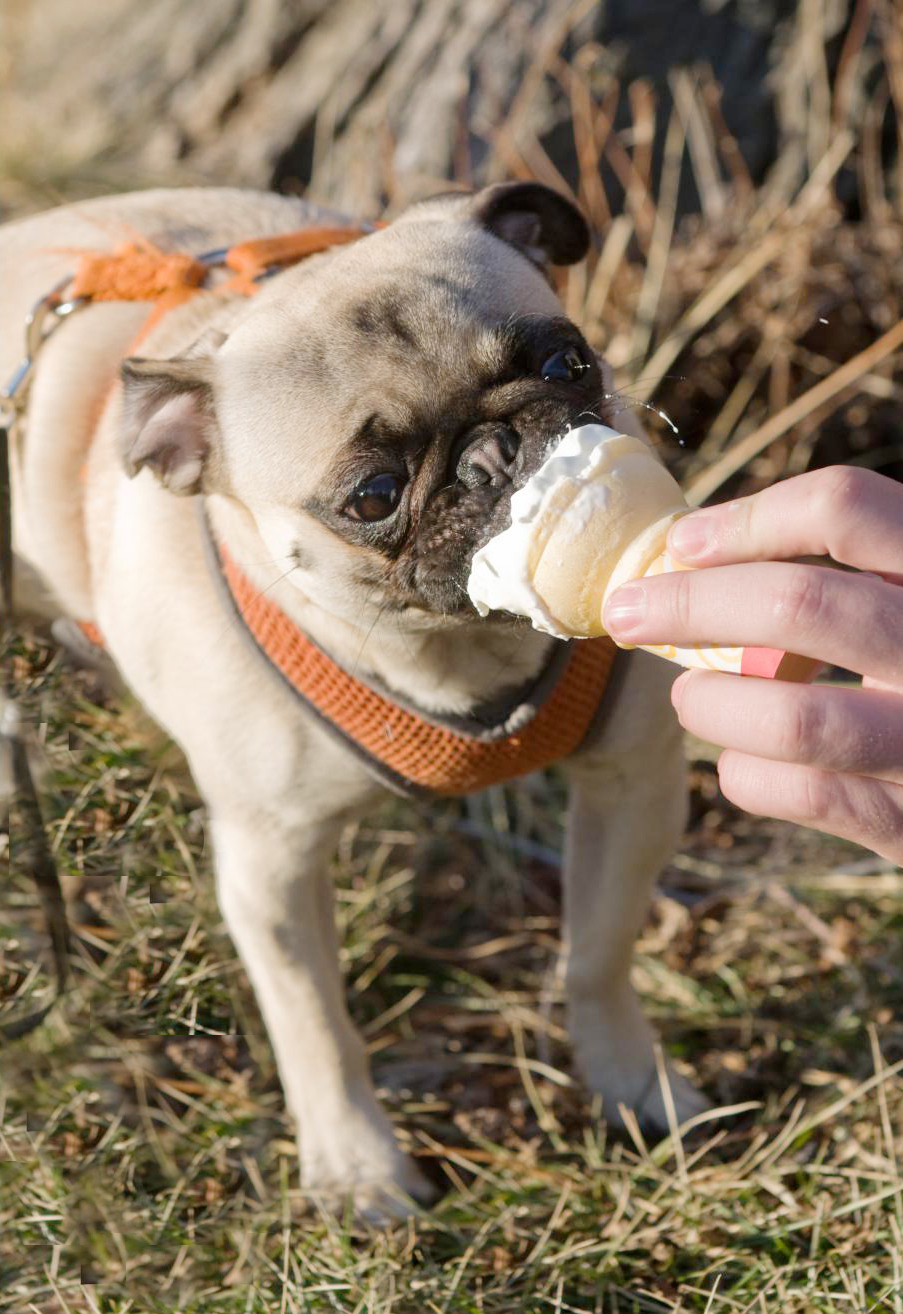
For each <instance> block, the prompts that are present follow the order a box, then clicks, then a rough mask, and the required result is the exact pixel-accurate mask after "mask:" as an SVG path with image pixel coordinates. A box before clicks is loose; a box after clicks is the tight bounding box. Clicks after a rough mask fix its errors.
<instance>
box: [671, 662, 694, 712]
mask: <svg viewBox="0 0 903 1314" xmlns="http://www.w3.org/2000/svg"><path fill="white" fill-rule="evenodd" d="M689 674H690V672H689V671H682V672H681V674H680V675H679V676H678V677H677V679H676V680H675V681H674V683H673V684H672V685H671V706H672V707H673V708H674V710H675V712H676V713H677V715H678V717H679V716H680V703H681V699H682V698H683V693H684V685H685V684H686V682H687V676H688V675H689Z"/></svg>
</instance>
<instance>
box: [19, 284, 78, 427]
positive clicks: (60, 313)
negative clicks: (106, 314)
mask: <svg viewBox="0 0 903 1314" xmlns="http://www.w3.org/2000/svg"><path fill="white" fill-rule="evenodd" d="M71 282H72V276H71V275H69V274H67V276H66V277H65V278H63V279H61V280H60V281H59V283H57V284H56V285H55V286H54V287H52V288H51V289H50V291H49V292H47V293H45V295H44V296H42V297H41V298H40V299H39V300H38V301H36V302H35V304H34V305H33V306H32V308H31V310H30V311H29V312H28V314H27V315H26V316H25V358H24V360H22V362H21V363H20V364H19V365H18V366H17V367H16V369H15V370H14V371H13V373H12V375H11V377H10V378H9V379H8V381H7V383H6V384H5V386H4V387H3V389H2V390H0V402H2V403H5V406H4V409H5V410H6V411H7V413H9V412H11V413H12V420H15V419H17V418H18V417H19V415H21V413H22V411H23V410H24V409H25V401H26V397H27V395H28V385H29V383H30V382H31V371H32V369H33V368H34V364H35V361H36V359H37V357H38V353H39V351H40V350H41V348H42V347H43V345H44V343H45V342H46V341H47V339H48V338H49V337H50V335H51V334H52V333H53V332H54V331H55V330H56V329H58V328H59V326H60V324H61V323H62V322H63V320H64V319H68V317H69V316H70V315H72V314H74V313H75V311H77V310H81V308H82V306H84V305H86V304H87V300H88V299H87V298H86V297H70V298H68V299H67V298H66V297H64V296H63V292H64V291H65V289H66V288H67V287H68V286H69V284H70V283H71ZM48 316H51V317H52V318H50V319H49V321H48Z"/></svg>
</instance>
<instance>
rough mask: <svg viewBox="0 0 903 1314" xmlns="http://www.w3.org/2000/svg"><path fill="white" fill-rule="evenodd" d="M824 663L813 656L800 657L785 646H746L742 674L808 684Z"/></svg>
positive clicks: (763, 678) (742, 661) (741, 663)
mask: <svg viewBox="0 0 903 1314" xmlns="http://www.w3.org/2000/svg"><path fill="white" fill-rule="evenodd" d="M822 665H823V663H822V662H818V661H816V660H815V659H814V658H812V657H800V656H799V654H798V653H793V652H787V651H786V649H784V648H744V649H743V655H742V657H741V659H740V674H741V675H757V676H758V677H759V679H760V680H791V681H794V682H795V683H797V684H807V683H808V682H809V681H810V680H814V679H815V677H816V675H817V674H818V672H819V670H820V669H821V666H822Z"/></svg>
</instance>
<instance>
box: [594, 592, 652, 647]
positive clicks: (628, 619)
mask: <svg viewBox="0 0 903 1314" xmlns="http://www.w3.org/2000/svg"><path fill="white" fill-rule="evenodd" d="M645 615H646V590H645V589H644V588H643V586H642V585H641V584H625V585H624V587H623V588H620V589H615V591H614V593H613V594H612V595H611V597H610V598H609V599H608V602H606V604H605V608H604V610H603V614H602V623H603V625H604V626H605V628H606V630H608V632H609V634H613V635H615V636H616V637H617V638H626V637H628V636H629V635H630V634H632V633H633V631H634V630H636V629H638V628H639V627H640V626H641V625H642V623H643V618H644V617H645Z"/></svg>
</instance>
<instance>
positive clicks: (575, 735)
mask: <svg viewBox="0 0 903 1314" xmlns="http://www.w3.org/2000/svg"><path fill="white" fill-rule="evenodd" d="M372 231H373V226H370V227H367V228H364V227H357V228H355V227H348V228H339V227H324V226H311V227H310V228H306V229H301V230H300V231H298V232H294V233H284V234H279V235H277V236H274V237H266V238H261V239H259V240H257V241H249V242H242V243H240V244H239V245H237V246H234V247H232V248H230V249H229V250H227V251H222V252H216V253H214V254H213V255H212V256H209V257H203V258H201V259H197V258H195V257H193V256H190V255H184V254H181V253H178V252H167V251H161V250H159V249H158V248H157V247H155V246H153V245H152V244H151V243H150V242H147V241H145V240H143V239H142V240H139V241H135V242H127V243H124V244H123V245H121V246H119V247H117V248H116V249H115V250H114V251H112V252H109V253H95V252H86V253H84V254H83V255H82V257H81V260H80V263H79V266H78V269H77V271H76V274H75V277H74V279H73V282H72V285H71V292H70V295H71V297H72V299H73V300H83V301H87V302H90V301H148V302H151V303H153V304H154V311H153V313H152V314H151V316H150V318H149V320H148V321H147V323H146V324H145V325H144V327H143V328H142V330H141V332H140V334H139V335H138V339H137V341H136V342H135V343H133V344H132V349H133V350H134V348H135V346H137V344H138V342H140V341H142V340H143V339H144V337H145V336H146V335H147V333H148V332H149V331H150V329H151V328H152V327H153V326H154V325H155V324H156V323H158V322H159V320H160V319H161V318H162V317H163V316H164V315H165V314H167V313H168V312H169V311H170V310H171V309H173V308H174V307H175V306H177V305H181V304H182V303H183V302H185V301H187V300H188V299H190V298H191V297H192V296H194V295H195V294H196V293H197V292H198V291H200V289H201V288H202V287H203V286H204V283H205V281H206V279H207V276H208V273H209V271H210V268H211V266H212V265H214V264H217V265H220V266H224V267H225V268H227V269H229V270H231V271H232V273H233V275H234V276H233V278H231V279H230V280H229V281H228V282H226V283H225V284H222V285H221V286H220V288H219V289H218V290H220V291H222V292H225V293H238V294H240V295H245V296H251V295H253V293H254V292H255V291H256V290H257V286H258V280H259V279H260V278H261V277H263V276H264V275H265V274H267V273H268V272H270V271H272V270H274V269H277V268H284V267H285V266H287V265H291V264H295V263H296V262H298V261H300V260H303V259H304V258H305V257H307V256H309V255H313V254H315V253H317V252H320V251H325V250H327V249H328V248H330V247H332V246H336V245H339V244H341V243H345V242H352V241H355V240H356V239H357V238H359V237H363V236H364V235H365V234H366V233H368V232H372ZM202 519H203V516H202ZM204 525H205V530H206V533H207V538H208V548H210V549H212V551H210V553H209V554H210V556H211V558H212V560H213V563H214V566H215V573H216V576H217V577H218V580H219V583H220V585H221V588H222V590H223V591H224V592H225V594H226V595H227V598H228V599H229V601H230V605H231V607H232V609H233V611H234V612H235V614H236V616H237V618H238V619H239V621H240V623H241V624H242V626H243V628H244V630H245V631H246V632H247V634H248V635H249V636H250V638H251V639H252V640H253V642H254V643H255V645H256V646H257V648H258V649H259V651H260V652H261V653H262V654H263V656H264V657H265V658H266V660H267V661H268V663H269V665H270V667H271V668H272V669H273V670H274V671H276V672H278V674H279V675H280V676H281V677H282V679H283V680H284V681H285V682H287V683H288V685H289V686H290V687H291V688H292V689H293V690H294V691H295V693H296V694H297V695H298V696H299V697H300V698H301V699H302V700H303V702H304V703H305V705H306V706H307V707H309V708H310V709H311V710H312V711H313V712H314V713H315V714H316V715H317V716H318V717H319V718H320V719H321V720H322V721H323V722H325V723H326V724H327V725H328V726H329V727H330V728H331V729H332V730H333V731H334V732H335V733H336V734H337V735H338V736H339V738H340V739H341V740H342V741H343V742H344V743H345V744H346V745H347V746H348V747H349V748H350V749H352V751H354V752H356V753H357V755H358V756H359V757H361V758H362V759H363V760H364V762H365V763H366V764H367V766H368V767H369V768H370V769H371V770H372V771H374V772H375V773H376V775H377V776H379V778H380V779H381V780H382V781H383V783H385V784H388V785H389V786H390V787H391V788H393V789H395V790H396V791H398V792H400V793H403V794H434V795H435V794H438V795H451V796H453V795H462V794H469V793H473V792H476V791H477V790H480V789H484V788H485V787H486V786H487V785H492V784H498V783H500V782H501V781H504V780H511V779H513V778H514V777H516V776H523V775H527V774H528V773H529V772H531V771H536V770H538V769H539V768H541V767H545V766H549V765H551V764H552V763H553V762H557V761H560V760H561V759H562V758H565V757H568V756H570V755H571V754H572V753H574V752H576V750H577V749H578V748H580V746H581V745H582V744H583V743H584V742H585V740H586V739H587V736H588V735H589V733H590V731H591V730H592V728H593V725H594V723H595V721H596V718H597V716H598V713H599V709H600V706H601V703H602V700H603V696H604V693H605V688H606V685H607V683H608V680H609V676H610V674H611V671H612V667H613V665H614V661H615V657H616V654H617V651H618V650H617V648H616V647H615V645H614V643H613V642H612V641H611V640H610V639H607V638H603V639H587V640H580V641H574V642H572V643H570V644H568V645H567V646H568V649H569V651H568V653H567V658H566V665H565V669H564V672H563V674H562V675H561V676H560V677H559V678H558V679H557V681H556V683H555V684H554V687H553V688H552V689H551V691H550V692H549V693H548V695H547V696H545V698H544V700H543V701H542V702H541V704H540V705H538V706H536V705H534V704H533V703H532V702H530V701H529V700H525V702H524V705H523V707H521V708H520V709H519V712H521V713H523V715H519V716H518V718H517V722H518V724H517V729H516V731H514V732H512V733H508V732H506V730H505V727H504V725H501V726H496V727H495V728H494V730H493V729H492V728H490V729H489V730H488V731H484V730H480V731H479V732H474V733H468V732H466V731H464V730H462V729H461V728H460V726H459V725H458V724H451V723H450V722H449V723H444V724H443V723H438V724H437V723H436V720H434V719H433V718H431V717H428V716H426V715H418V713H417V712H416V711H414V710H411V709H409V708H405V707H401V706H399V705H398V704H397V703H396V702H394V701H393V700H392V699H391V698H390V697H388V696H386V695H384V694H382V693H380V692H378V691H377V690H376V689H373V688H371V687H370V686H369V685H367V684H365V683H364V682H363V681H361V680H358V679H355V678H354V677H353V676H351V675H349V674H348V672H347V671H345V670H343V669H342V668H341V667H340V666H339V665H338V664H337V663H336V662H334V661H333V660H332V659H331V658H330V657H329V656H328V655H327V654H326V653H325V652H323V651H322V649H320V648H318V647H317V645H316V644H315V643H314V642H313V641H312V640H311V639H309V638H308V637H307V635H306V634H304V633H303V632H302V631H300V630H299V629H298V628H297V626H295V625H294V623H293V622H292V621H291V620H289V618H288V617H287V616H286V615H285V613H284V612H283V611H282V610H281V609H280V608H279V607H278V606H277V605H276V604H275V603H274V602H273V601H272V600H271V599H269V598H267V597H266V596H265V595H264V594H262V593H259V592H258V591H257V589H256V588H255V587H254V585H253V584H251V582H250V581H249V580H248V579H247V577H246V576H245V575H244V574H243V572H242V571H241V569H240V568H239V567H238V565H237V564H236V563H235V562H234V561H232V559H231V557H230V556H229V554H228V552H227V551H226V549H225V548H224V547H222V546H220V545H216V544H214V542H213V540H212V535H211V534H210V530H209V527H207V526H206V520H204ZM81 628H82V631H83V633H84V634H85V635H86V637H88V638H89V639H90V640H91V642H92V643H96V644H99V645H102V642H103V639H102V636H101V634H100V632H99V631H98V629H97V627H96V626H95V625H94V624H92V623H91V622H90V621H84V622H82V623H81ZM540 682H541V680H540V681H537V684H539V683H540Z"/></svg>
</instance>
